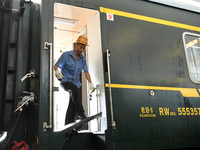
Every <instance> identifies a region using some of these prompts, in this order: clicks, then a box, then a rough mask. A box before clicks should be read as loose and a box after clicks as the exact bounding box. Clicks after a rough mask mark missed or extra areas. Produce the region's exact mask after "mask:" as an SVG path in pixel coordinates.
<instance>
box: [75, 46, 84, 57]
mask: <svg viewBox="0 0 200 150" xmlns="http://www.w3.org/2000/svg"><path fill="white" fill-rule="evenodd" d="M85 47H86V45H84V44H81V43H76V45H75V51H76V52H77V53H78V54H79V55H80V54H82V53H83V52H84V50H85Z"/></svg>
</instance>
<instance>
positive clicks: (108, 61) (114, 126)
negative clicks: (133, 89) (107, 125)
mask: <svg viewBox="0 0 200 150" xmlns="http://www.w3.org/2000/svg"><path fill="white" fill-rule="evenodd" d="M106 55H107V67H108V82H109V95H110V111H111V123H112V128H113V129H116V123H115V121H114V115H113V103H112V91H111V79H110V50H109V49H107V50H106Z"/></svg>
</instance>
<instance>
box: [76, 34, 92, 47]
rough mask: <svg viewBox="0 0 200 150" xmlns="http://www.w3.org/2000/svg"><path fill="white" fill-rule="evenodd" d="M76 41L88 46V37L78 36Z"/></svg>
mask: <svg viewBox="0 0 200 150" xmlns="http://www.w3.org/2000/svg"><path fill="white" fill-rule="evenodd" d="M76 43H81V44H83V45H86V46H89V45H88V39H87V37H86V36H84V35H81V36H79V37H78V39H77V40H76Z"/></svg>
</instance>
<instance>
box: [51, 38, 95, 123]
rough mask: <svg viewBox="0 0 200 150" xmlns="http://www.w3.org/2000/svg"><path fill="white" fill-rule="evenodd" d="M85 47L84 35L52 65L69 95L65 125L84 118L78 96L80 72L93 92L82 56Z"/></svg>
mask: <svg viewBox="0 0 200 150" xmlns="http://www.w3.org/2000/svg"><path fill="white" fill-rule="evenodd" d="M86 46H88V39H87V37H86V36H84V35H81V36H79V37H78V39H77V40H76V43H75V45H74V50H72V51H67V52H64V53H63V54H62V55H61V57H60V58H59V59H58V61H57V62H56V64H55V65H54V70H55V75H56V78H57V79H59V80H60V81H61V86H62V87H63V88H64V89H65V90H66V91H68V92H69V94H70V100H69V105H68V109H67V112H66V117H65V124H68V123H71V122H74V121H75V117H78V119H84V118H86V115H85V111H84V108H83V105H82V100H81V97H80V94H79V88H80V86H81V83H80V81H79V75H80V73H81V71H82V70H83V71H84V73H85V77H86V79H87V80H88V81H89V83H90V89H91V92H94V90H95V88H94V85H93V83H92V80H91V77H90V73H89V72H88V67H87V63H86V60H85V58H84V56H83V55H82V53H83V52H84V51H85V48H86ZM58 68H60V70H61V71H60V70H59V69H58ZM76 115H77V116H76Z"/></svg>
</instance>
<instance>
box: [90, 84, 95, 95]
mask: <svg viewBox="0 0 200 150" xmlns="http://www.w3.org/2000/svg"><path fill="white" fill-rule="evenodd" d="M90 90H91V93H92V92H94V91H95V87H94V85H93V83H92V82H91V83H90Z"/></svg>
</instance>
